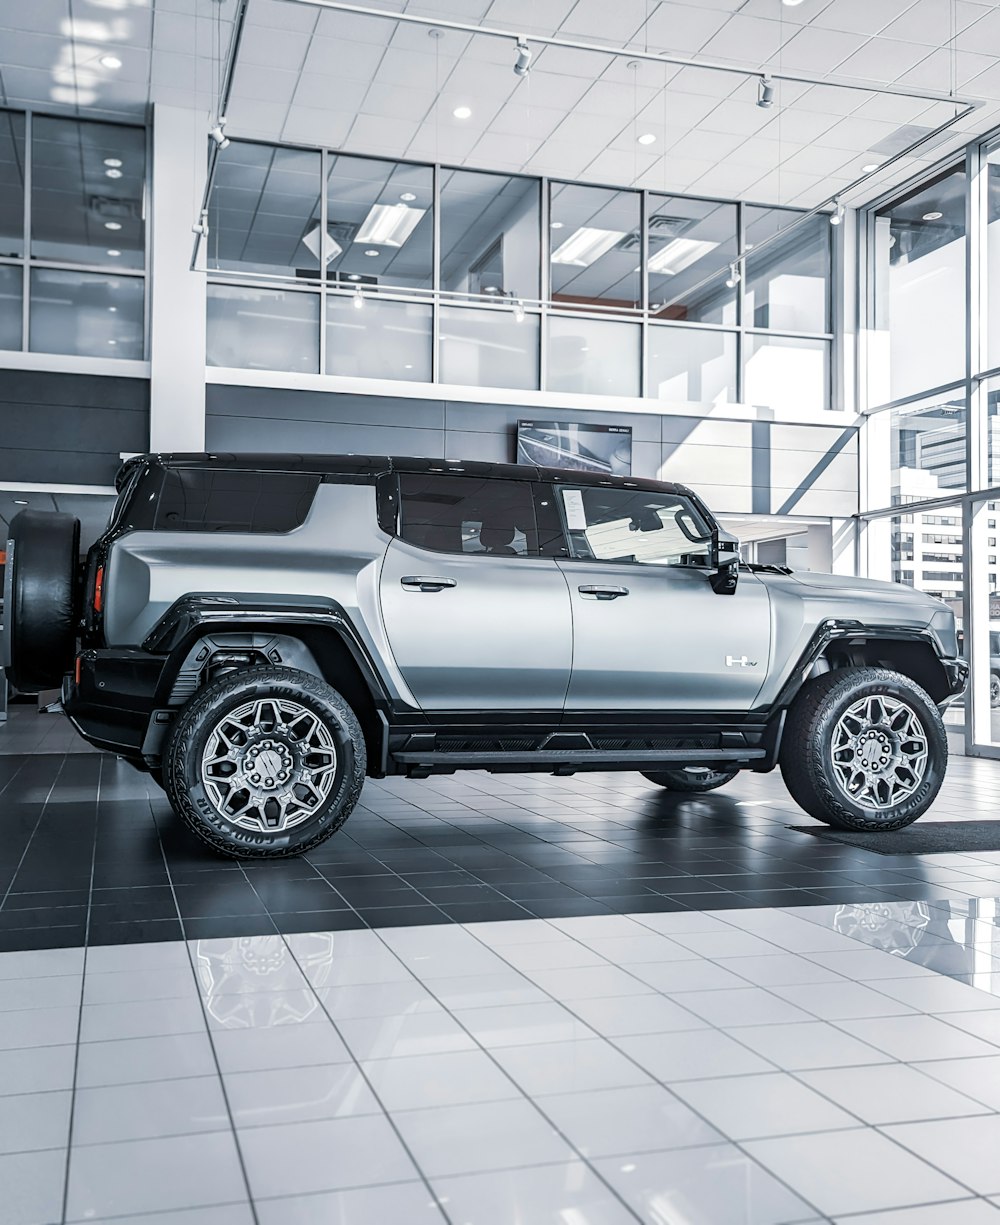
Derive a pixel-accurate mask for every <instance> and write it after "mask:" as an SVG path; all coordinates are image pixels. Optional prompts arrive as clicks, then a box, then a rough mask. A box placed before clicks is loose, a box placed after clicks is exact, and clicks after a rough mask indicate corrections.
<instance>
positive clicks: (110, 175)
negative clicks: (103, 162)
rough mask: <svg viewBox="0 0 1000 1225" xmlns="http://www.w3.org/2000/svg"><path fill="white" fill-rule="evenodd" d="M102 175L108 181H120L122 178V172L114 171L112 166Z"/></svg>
mask: <svg viewBox="0 0 1000 1225" xmlns="http://www.w3.org/2000/svg"><path fill="white" fill-rule="evenodd" d="M104 173H105V174H106V175H107V176H108V178H109V179H120V178H121V177H122V172H121V171H120V170H116V169H115V168H114V166H112V167H111V169H110V170H105V172H104Z"/></svg>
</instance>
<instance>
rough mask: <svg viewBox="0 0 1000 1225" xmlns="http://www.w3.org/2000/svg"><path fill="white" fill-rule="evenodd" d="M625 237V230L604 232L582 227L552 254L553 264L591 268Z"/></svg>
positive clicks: (586, 226)
mask: <svg viewBox="0 0 1000 1225" xmlns="http://www.w3.org/2000/svg"><path fill="white" fill-rule="evenodd" d="M624 237H625V231H624V230H604V229H600V228H598V227H596V226H589V225H583V226H580V228H579V229H578V230H574V231H573V233H572V234H570V236H569V238H567V239H566V240H565V242H563V243H562V244H561V245H560V246H559V247H557V248H556V250H555V251H553V252H552V256H551V259H552V263H553V264H572V265H574V266H575V267H577V268H589V267H590V265H591V264H593V263H595V262H596V261H597V260H599V259H600V258H601V256H602V255H606V254H607V253H608V252H609V251H610V250H611V248H612V247H613V246H614V245H615V243H619V242H621V240H622V239H623V238H624Z"/></svg>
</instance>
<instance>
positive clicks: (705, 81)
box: [670, 68, 742, 98]
mask: <svg viewBox="0 0 1000 1225" xmlns="http://www.w3.org/2000/svg"><path fill="white" fill-rule="evenodd" d="M741 79H742V78H741V77H740V75H739V74H738V73H735V72H710V71H709V70H708V69H707V68H682V69H681V70H680V72H679V73H678V74H677V75H676V76H675V77H674V79H673V80H672V81H671V82H670V85H671V88H672V89H676V90H678V92H680V93H688V94H702V95H704V96H705V97H707V98H728V97H729V95H730V94H731V93H732V92H733V90H735V89H736V87H737V86H738V85H739V83H740V81H741Z"/></svg>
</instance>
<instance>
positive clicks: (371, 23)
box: [255, 0, 398, 47]
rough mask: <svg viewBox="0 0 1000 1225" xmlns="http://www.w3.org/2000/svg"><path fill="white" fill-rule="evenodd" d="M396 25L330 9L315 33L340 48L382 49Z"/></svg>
mask: <svg viewBox="0 0 1000 1225" xmlns="http://www.w3.org/2000/svg"><path fill="white" fill-rule="evenodd" d="M255 2H256V0H255ZM277 7H278V8H281V9H288V8H291V9H293V10H294V9H295V7H296V6H295V5H294V4H292V5H289V4H287V3H285V4H278V6H277ZM304 7H305V6H303V8H304ZM397 24H398V23H397V22H395V21H389V20H387V19H386V18H384V17H368V16H366V15H365V14H363V13H338V12H335V11H334V10H332V9H324V10H321V11H320V14H319V17H318V18H317V20H316V33H317V34H318V35H319V36H320V37H321V38H335V39H337V40H338V42H340V44H341V45H342V46H346V45H347V44H350V43H376V44H377V45H378V46H383V47H384V46H385V45H386V44H387V43H388V41H389V39H390V38H391V37H392V33H393V31H394V30H395V28H396V26H397Z"/></svg>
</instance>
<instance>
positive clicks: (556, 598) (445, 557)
mask: <svg viewBox="0 0 1000 1225" xmlns="http://www.w3.org/2000/svg"><path fill="white" fill-rule="evenodd" d="M422 576H423V577H427V578H444V579H448V580H450V581H451V582H453V583H454V584H455V585H454V586H453V587H451V586H449V587H443V588H441V589H440V590H424V591H421V590H420V589H419V587H418V586H417V585H416V584H415V583H410V584H408V585H407V586H404V585H403V584H402V582H401V580H402V579H404V578H411V579H412V578H419V577H422ZM381 590H382V615H383V617H384V619H385V625H386V632H387V634H388V639H389V644H390V646H391V647H392V650H393V654H394V655H395V659H396V663H397V664H398V665H399V669H400V671H401V672H402V674H403V676H404V678H405V679H406V681H407V683H408V685H409V687H410V690H411V691H412V692H413V694H414V695H415V696H416V698H417V701H418V702H419V704H420V705H421V706H422V707H423V708H424V709H425V710H552V711H554V712H556V713H558V712H559V711H561V710H562V706H563V702H564V700H565V698H566V688H567V686H568V685H569V675H570V666H571V664H572V662H573V631H572V625H571V620H570V602H569V595H568V591H567V587H566V582H565V579H564V578H563V576H562V574H561V572H560V570H559V568H558V566H557V565H556V563H555V562H554V561H552V560H551V559H549V558H544V557H504V556H494V555H489V554H486V553H467V554H449V553H435V552H431V551H430V550H428V549H421V548H418V547H416V546H415V545H412V544H408V543H407V542H406V541H403V540H394V541H393V542H392V544H391V545H390V546H389V550H388V552H387V553H386V556H385V559H384V561H383V563H382V584H381Z"/></svg>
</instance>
